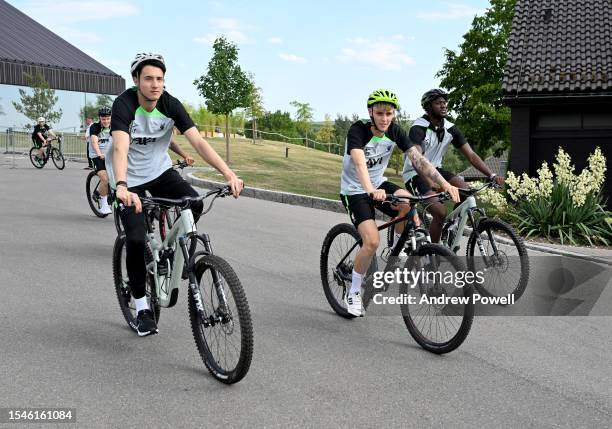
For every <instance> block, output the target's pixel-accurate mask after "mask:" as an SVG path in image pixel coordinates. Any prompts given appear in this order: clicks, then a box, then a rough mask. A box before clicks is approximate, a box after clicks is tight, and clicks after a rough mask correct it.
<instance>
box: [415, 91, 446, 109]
mask: <svg viewBox="0 0 612 429" xmlns="http://www.w3.org/2000/svg"><path fill="white" fill-rule="evenodd" d="M438 97H442V98H444V99H445V100H446V101H448V92H446V91H444V90H443V89H439V88H434V89H430V90H429V91H427V92H426V93H425V94H423V96H422V97H421V107H423V109H427V107H429V103H431V102H432V101H434V100H435V99H436V98H438Z"/></svg>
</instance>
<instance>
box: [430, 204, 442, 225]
mask: <svg viewBox="0 0 612 429" xmlns="http://www.w3.org/2000/svg"><path fill="white" fill-rule="evenodd" d="M427 211H428V212H429V213H430V214H431V216H432V217H433V220H434V221H435V222H437V223H440V222H442V221H443V220H444V218H445V217H446V208H445V207H444V206H443V205H442V204H432V205H431V206H430V207H429V209H428V210H427Z"/></svg>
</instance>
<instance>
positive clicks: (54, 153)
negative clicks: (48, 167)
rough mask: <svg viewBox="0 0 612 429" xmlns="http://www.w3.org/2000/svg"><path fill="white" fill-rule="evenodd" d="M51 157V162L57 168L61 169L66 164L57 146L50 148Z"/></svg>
mask: <svg viewBox="0 0 612 429" xmlns="http://www.w3.org/2000/svg"><path fill="white" fill-rule="evenodd" d="M51 159H52V160H53V164H55V167H56V168H57V169H58V170H63V169H64V167H65V166H66V162H65V161H64V155H62V153H61V152H60V150H59V149H58V148H55V147H54V148H53V149H51Z"/></svg>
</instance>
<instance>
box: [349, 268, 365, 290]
mask: <svg viewBox="0 0 612 429" xmlns="http://www.w3.org/2000/svg"><path fill="white" fill-rule="evenodd" d="M362 279H363V274H359V273H358V272H356V271H355V270H353V281H352V282H351V290H350V291H349V293H355V292H361V280H362Z"/></svg>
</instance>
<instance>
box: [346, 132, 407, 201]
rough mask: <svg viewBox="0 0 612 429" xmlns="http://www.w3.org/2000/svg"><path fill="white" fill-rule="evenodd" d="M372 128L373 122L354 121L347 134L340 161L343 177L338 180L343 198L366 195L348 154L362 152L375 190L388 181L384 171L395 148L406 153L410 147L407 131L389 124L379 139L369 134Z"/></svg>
mask: <svg viewBox="0 0 612 429" xmlns="http://www.w3.org/2000/svg"><path fill="white" fill-rule="evenodd" d="M371 127H372V122H370V121H357V122H355V123H354V124H353V125H351V128H349V130H348V134H347V136H346V147H345V153H344V159H343V161H342V177H341V179H340V193H341V194H342V195H356V194H363V193H365V190H364V189H363V186H361V182H360V181H359V176H357V169H356V168H355V164H354V163H353V159H352V158H351V150H353V149H362V150H363V152H364V154H365V158H366V165H367V167H368V174H369V175H370V180H371V182H372V186H373V187H374V188H378V187H379V186H380V185H381V184H382V183H383V182H385V181H386V180H387V178H386V177H385V170H386V168H387V165H388V164H389V160H390V159H391V154H392V153H393V148H394V146H395V145H397V146H398V147H399V148H400V149H401V150H402V152H405V151H407V150H408V149H409V148H410V146H412V145H411V143H410V141H409V139H408V134H407V133H406V131H404V130H403V129H402V128H401V127H400V126H399V125H397V124H396V123H395V122H392V123H391V126H389V129H388V130H387V131H386V132H385V134H384V135H383V136H382V137H376V136H375V135H374V134H373V133H372V129H371Z"/></svg>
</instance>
